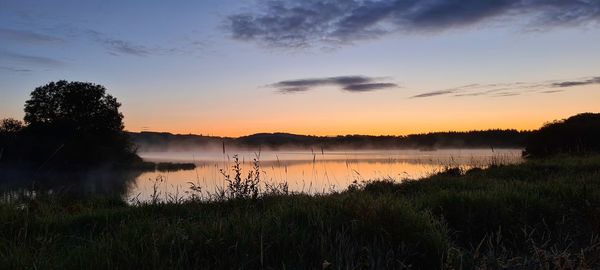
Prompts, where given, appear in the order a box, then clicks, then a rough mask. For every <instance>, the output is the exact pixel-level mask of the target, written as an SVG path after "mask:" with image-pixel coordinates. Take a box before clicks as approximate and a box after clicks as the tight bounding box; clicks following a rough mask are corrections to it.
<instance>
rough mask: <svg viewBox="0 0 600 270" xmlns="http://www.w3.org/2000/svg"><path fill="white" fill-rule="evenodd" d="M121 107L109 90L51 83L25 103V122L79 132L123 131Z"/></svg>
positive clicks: (86, 84) (81, 85)
mask: <svg viewBox="0 0 600 270" xmlns="http://www.w3.org/2000/svg"><path fill="white" fill-rule="evenodd" d="M120 106H121V104H119V103H118V102H117V99H116V98H114V97H112V96H111V95H108V94H106V88H104V86H101V85H97V84H92V83H87V82H67V81H58V82H51V83H49V84H47V85H44V86H41V87H38V88H36V89H35V90H34V91H33V92H31V99H29V100H28V101H27V102H26V103H25V118H24V119H25V122H26V123H28V124H29V125H30V126H38V125H42V126H44V125H46V126H61V127H69V128H74V129H77V130H78V131H88V132H96V131H102V132H105V131H111V132H121V131H123V114H121V113H120V112H119V107H120Z"/></svg>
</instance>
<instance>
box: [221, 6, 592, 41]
mask: <svg viewBox="0 0 600 270" xmlns="http://www.w3.org/2000/svg"><path fill="white" fill-rule="evenodd" d="M258 3H259V4H258V5H257V6H256V7H255V8H254V10H252V11H249V12H242V13H238V14H233V15H231V16H228V17H227V18H226V19H225V27H226V29H227V30H228V31H229V32H230V33H231V36H232V37H233V38H235V39H238V40H244V41H257V42H259V43H263V44H266V45H269V46H274V47H286V48H290V47H292V48H294V47H309V46H313V45H316V44H321V45H323V44H332V43H333V44H349V43H353V42H355V41H359V40H365V39H375V38H380V37H382V36H385V35H388V34H390V33H396V32H415V31H416V32H424V31H443V30H447V29H451V28H461V27H467V26H472V25H476V24H484V23H488V22H490V21H491V20H492V19H494V18H498V17H510V18H508V19H506V20H503V21H517V20H516V19H520V20H519V21H526V22H527V23H526V24H527V25H526V26H529V27H536V28H547V27H555V26H577V25H581V24H584V23H597V22H599V21H600V1H596V0H569V1H560V0H489V1H482V0H403V1H401V0H379V1H364V0H329V1H321V0H303V1H294V0H284V1H259V2H258ZM524 26H525V25H524Z"/></svg>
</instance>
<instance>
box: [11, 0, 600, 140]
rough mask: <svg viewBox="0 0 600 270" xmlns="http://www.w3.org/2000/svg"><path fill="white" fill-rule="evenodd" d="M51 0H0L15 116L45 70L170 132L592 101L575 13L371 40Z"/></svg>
mask: <svg viewBox="0 0 600 270" xmlns="http://www.w3.org/2000/svg"><path fill="white" fill-rule="evenodd" d="M61 2H64V5H56V4H54V3H53V4H50V3H47V2H45V1H32V2H27V3H22V2H20V1H3V2H2V4H1V9H0V15H1V16H0V39H2V43H0V60H1V62H2V63H1V64H0V92H1V98H0V115H1V116H3V117H12V118H17V119H20V118H22V117H23V111H22V104H23V103H24V101H25V100H27V99H28V95H29V93H30V92H31V91H32V90H33V89H34V88H35V87H37V86H40V85H43V84H45V83H47V82H49V81H55V80H58V79H67V80H77V81H89V82H93V83H98V84H102V85H104V86H106V87H107V89H108V92H109V93H110V94H111V95H113V96H115V97H116V98H117V99H118V100H119V101H120V102H121V103H122V104H123V106H122V107H121V110H122V112H123V113H124V115H125V124H126V129H127V130H129V131H144V130H150V131H164V132H171V133H181V134H188V133H194V134H209V135H217V136H242V135H249V134H253V133H258V132H290V133H298V134H309V135H339V134H368V135H404V134H410V133H423V132H433V131H449V130H455V131H464V130H481V129H492V128H501V129H508V128H511V129H519V130H529V129H536V128H539V127H540V126H541V125H543V124H544V123H545V122H548V121H552V120H556V119H563V118H565V117H568V116H570V115H574V114H577V113H581V112H586V111H590V112H597V111H599V110H600V91H598V90H599V88H600V80H597V79H598V76H599V75H600V74H599V73H598V70H600V54H599V53H598V46H597V45H598V44H600V30H599V29H598V27H596V26H597V25H596V24H595V23H594V22H593V20H592V19H589V21H587V20H588V17H586V16H588V15H587V14H581V16H582V17H581V20H580V21H579V23H578V24H574V23H567V22H565V23H564V24H556V25H544V24H540V23H539V22H538V21H536V17H535V16H531V17H530V16H527V15H525V14H512V15H510V14H504V15H503V14H500V15H497V16H489V18H488V17H485V16H487V15H481V16H482V17H481V18H480V20H477V21H476V22H462V21H460V20H459V19H457V23H456V24H455V26H454V27H453V26H446V25H443V24H439V25H438V21H436V20H434V19H433V18H428V20H431V21H430V23H431V25H430V26H428V27H429V28H424V27H425V26H419V25H414V26H410V25H397V27H398V29H396V30H393V31H389V32H388V33H385V34H383V33H382V34H373V35H374V36H373V37H372V38H364V37H361V36H359V35H350V34H342V32H339V33H338V34H331V33H329V32H326V33H325V32H320V31H321V30H318V29H319V28H314V29H313V28H311V27H313V26H312V25H305V26H304V27H305V28H303V30H302V29H290V30H289V31H290V32H289V33H295V34H297V35H298V39H296V40H287V39H286V35H285V34H284V33H280V32H277V30H276V29H277V28H275V27H274V26H272V25H253V27H256V29H254V30H253V31H255V32H250V30H249V29H247V30H243V29H241V28H237V27H240V26H239V25H238V24H237V23H238V22H239V20H242V17H239V16H241V14H246V15H248V16H254V17H255V18H259V17H260V16H262V15H264V14H267V13H269V12H272V10H270V8H269V7H268V6H265V5H260V4H257V5H256V6H253V5H252V4H251V2H248V3H247V4H244V3H242V2H238V1H203V2H202V3H188V2H178V3H177V4H173V5H170V4H169V8H165V6H166V4H164V3H161V2H157V1H150V2H147V1H128V2H127V3H122V2H121V1H90V2H86V3H81V2H79V1H61ZM383 2H386V1H382V3H383ZM34 3H35V4H34ZM311 3H312V2H311V1H309V2H307V3H305V4H303V5H305V6H302V5H301V4H300V3H299V2H298V3H293V2H289V3H288V4H286V5H287V6H289V7H292V6H299V7H300V6H302V8H305V9H311V8H313V6H312V4H311ZM340 5H342V4H340ZM348 8H352V7H348ZM357 8H358V7H357ZM390 8H392V7H390ZM530 8H532V9H534V8H535V7H533V6H532V7H530ZM536 12H537V15H538V17H540V18H542V17H543V16H551V15H552V11H551V10H544V9H538V10H537V11H536ZM132 14H133V15H132ZM261 14H262V15H261ZM271 15H272V16H275V17H277V16H279V17H278V18H279V19H281V20H282V21H284V20H287V19H288V18H287V17H286V16H287V15H283V14H279V15H278V14H271ZM338 15H339V16H342V17H343V16H345V15H343V14H338ZM338 15H336V14H329V15H327V16H331V18H329V17H328V18H327V19H328V20H329V19H331V20H332V21H336V20H337V17H335V16H338ZM131 16H133V18H131ZM265 16H266V15H265ZM389 16H392V15H389ZM394 16H395V15H394ZM56 18H58V19H56ZM158 18H165V20H162V19H158ZM166 18H168V20H166ZM243 18H246V17H243ZM132 19H133V20H134V21H135V22H136V23H130V22H129V21H128V20H132ZM511 19H515V20H511ZM379 20H381V21H380V23H381V24H382V25H386V24H389V23H391V22H390V21H388V20H391V18H387V17H386V18H381V19H379ZM125 21H127V23H125ZM253 23H257V21H254V22H245V24H246V25H252V24H253ZM332 27H333V26H332ZM340 27H341V26H340ZM357 27H358V26H357ZM371 27H375V26H371ZM382 27H383V26H382ZM388 27H391V26H390V25H388ZM411 27H412V28H413V29H408V28H411ZM369 29H371V28H360V27H358V28H357V29H355V30H354V31H357V33H358V32H360V31H370V30H369ZM338 30H339V31H341V30H340V29H331V31H338ZM241 31H248V32H247V33H245V34H244V33H243V32H241ZM269 31H271V32H269ZM294 31H297V32H294ZM311 31H312V32H311ZM336 33H337V32H336ZM365 33H366V32H365ZM328 35H329V36H328ZM270 37H274V38H275V37H277V38H279V41H278V42H275V41H274V40H271V39H270ZM327 38H331V39H333V40H335V41H326V39H327ZM283 43H289V44H283ZM296 43H297V44H296ZM573 82H575V83H573ZM565 83H566V84H565ZM569 83H571V84H569Z"/></svg>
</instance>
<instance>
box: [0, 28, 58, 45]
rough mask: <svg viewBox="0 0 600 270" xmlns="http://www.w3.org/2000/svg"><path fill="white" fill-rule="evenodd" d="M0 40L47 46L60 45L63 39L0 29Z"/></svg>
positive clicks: (23, 31)
mask: <svg viewBox="0 0 600 270" xmlns="http://www.w3.org/2000/svg"><path fill="white" fill-rule="evenodd" d="M0 39H2V40H13V41H17V42H22V43H29V44H49V43H62V42H64V40H63V39H61V38H59V37H54V36H50V35H45V34H38V33H35V32H30V31H25V30H14V29H6V28H0Z"/></svg>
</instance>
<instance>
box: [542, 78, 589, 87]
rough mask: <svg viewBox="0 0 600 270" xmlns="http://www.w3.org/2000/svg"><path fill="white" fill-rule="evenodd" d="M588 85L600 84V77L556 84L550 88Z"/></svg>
mask: <svg viewBox="0 0 600 270" xmlns="http://www.w3.org/2000/svg"><path fill="white" fill-rule="evenodd" d="M590 84H600V77H594V78H590V79H585V80H579V81H564V82H556V83H553V84H552V86H554V87H573V86H581V85H590Z"/></svg>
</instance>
